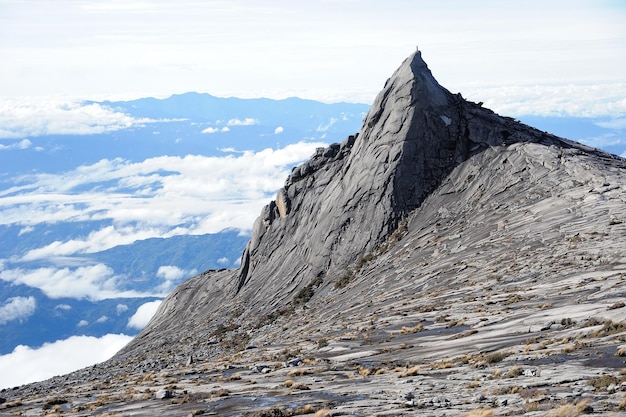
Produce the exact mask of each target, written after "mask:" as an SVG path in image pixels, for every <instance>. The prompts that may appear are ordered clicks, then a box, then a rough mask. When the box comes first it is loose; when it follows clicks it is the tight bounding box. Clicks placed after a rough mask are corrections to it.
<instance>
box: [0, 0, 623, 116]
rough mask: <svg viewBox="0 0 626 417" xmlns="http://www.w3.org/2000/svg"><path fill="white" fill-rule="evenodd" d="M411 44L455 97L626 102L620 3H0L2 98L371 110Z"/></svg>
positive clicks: (77, 0)
mask: <svg viewBox="0 0 626 417" xmlns="http://www.w3.org/2000/svg"><path fill="white" fill-rule="evenodd" d="M416 45H419V47H420V49H421V50H422V51H423V56H424V58H425V60H426V61H427V63H428V64H429V67H430V68H431V70H432V71H433V73H434V75H435V77H436V78H437V79H438V80H439V82H440V83H441V84H442V85H444V86H445V87H447V88H448V89H450V90H451V91H453V92H456V91H462V92H464V93H466V92H468V91H469V95H470V96H471V95H472V94H473V92H474V91H477V90H480V89H483V88H485V87H490V88H491V90H490V91H492V93H493V94H494V95H498V94H500V95H502V94H505V95H506V94H507V93H506V92H507V91H508V92H509V93H511V91H513V90H511V88H513V87H514V88H517V89H519V88H521V87H523V88H526V87H529V88H530V87H532V88H536V86H538V85H539V86H546V85H549V86H560V88H563V86H569V87H570V88H569V89H568V90H559V91H565V94H569V95H570V97H569V98H568V100H569V101H571V100H573V99H574V98H575V97H576V96H578V95H581V91H580V90H576V88H574V87H579V86H581V85H583V86H587V87H589V86H594V88H595V94H600V95H602V94H605V95H606V94H612V95H617V96H619V95H620V94H621V96H622V97H623V96H624V95H626V87H625V86H626V70H624V69H625V68H626V2H625V1H620V0H612V1H609V0H588V1H581V0H552V1H546V0H525V1H515V2H508V1H507V2H505V1H491V0H477V1H469V0H437V1H435V0H432V1H426V0H387V1H380V0H319V1H286V0H268V1H257V0H229V1H220V0H208V1H199V0H181V1H177V2H173V1H155V0H152V1H150V0H124V1H117V0H98V1H96V0H55V1H49V0H0V56H1V57H2V65H0V97H23V96H58V95H62V96H69V97H80V98H93V99H98V98H104V97H111V98H126V97H138V96H167V95H170V94H172V93H181V92H186V91H198V92H208V93H212V94H214V95H220V96H224V95H236V96H240V97H258V96H266V97H275V98H280V97H285V96H290V95H298V96H301V97H309V98H314V99H322V100H326V101H337V100H347V101H360V102H371V100H372V99H373V97H374V95H375V94H376V93H377V92H378V91H379V90H380V89H381V88H382V86H383V84H384V82H385V80H386V79H387V78H388V77H389V76H390V75H391V73H392V72H393V70H394V69H395V68H397V67H398V66H399V65H400V63H401V62H402V60H403V59H404V58H405V57H407V56H408V55H409V54H411V53H412V52H413V50H414V49H415V46H416ZM505 87H506V88H508V90H499V89H501V88H505ZM594 88H592V89H591V90H594ZM591 90H590V89H589V88H586V89H585V90H584V94H587V95H589V94H593V91H591ZM616 90H617V91H616ZM502 91H505V93H503V92H502ZM515 91H517V93H518V94H520V91H519V90H515ZM568 91H569V92H568ZM590 91H591V92H590ZM611 92H612V93H611ZM511 94H512V93H511ZM521 94H523V91H522V92H521ZM561 94H563V93H561ZM464 95H465V96H468V94H464ZM583 98H587V99H592V97H591V96H586V97H583ZM623 107H625V108H626V103H625V104H624V105H623Z"/></svg>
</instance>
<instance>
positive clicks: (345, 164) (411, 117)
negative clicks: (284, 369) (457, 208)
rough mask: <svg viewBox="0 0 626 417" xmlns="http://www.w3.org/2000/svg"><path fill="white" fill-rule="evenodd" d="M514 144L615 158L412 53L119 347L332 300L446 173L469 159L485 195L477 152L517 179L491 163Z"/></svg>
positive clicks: (187, 336)
mask: <svg viewBox="0 0 626 417" xmlns="http://www.w3.org/2000/svg"><path fill="white" fill-rule="evenodd" d="M520 144H536V145H538V146H540V147H543V148H544V149H561V150H566V149H569V150H571V151H572V152H573V153H574V154H576V153H580V154H585V155H592V156H593V157H594V158H600V159H602V160H606V161H609V163H613V162H616V161H618V160H619V158H617V157H614V156H611V155H608V154H605V153H602V152H600V151H597V150H594V149H591V148H588V147H585V146H584V145H581V144H578V143H575V142H571V141H568V140H565V139H561V138H558V137H555V136H552V135H549V134H547V133H545V132H541V131H539V130H536V129H534V128H531V127H529V126H526V125H524V124H521V123H519V122H517V121H515V120H514V119H511V118H507V117H501V116H499V115H497V114H495V113H494V112H492V111H491V110H488V109H485V108H483V107H482V106H481V105H479V104H475V103H472V102H468V101H466V100H464V99H463V98H462V97H461V95H460V94H452V93H450V92H449V91H448V90H446V89H445V88H443V87H441V86H440V85H439V84H438V83H437V81H436V80H435V78H434V77H433V76H432V74H431V72H430V70H429V69H428V67H427V65H426V63H425V62H424V61H423V59H422V56H421V53H420V52H419V51H416V52H415V53H414V54H412V55H411V56H410V57H409V58H407V59H406V60H405V61H404V62H403V63H402V65H401V66H400V67H399V68H398V69H397V70H396V72H395V73H394V74H393V75H392V77H391V78H390V79H389V80H387V82H386V83H385V86H384V88H383V90H382V91H381V92H380V94H379V95H378V96H377V98H376V100H375V101H374V103H373V105H372V107H371V109H370V111H369V113H368V114H367V116H366V118H365V120H364V122H363V126H362V128H361V131H360V132H359V133H358V134H356V135H354V136H350V137H349V138H347V139H346V140H345V141H344V142H342V143H341V144H333V145H330V146H329V147H328V148H325V149H318V150H317V152H316V153H315V155H313V157H312V158H311V159H310V160H309V161H307V162H306V163H304V164H302V165H300V166H298V167H295V168H294V169H293V170H292V172H291V174H290V175H289V177H288V178H287V180H286V182H285V185H284V187H283V188H281V189H280V190H279V191H278V193H277V196H276V199H275V201H272V202H271V203H270V204H269V205H267V206H266V207H264V208H263V210H262V212H261V215H260V216H259V217H258V219H257V220H256V222H255V224H254V226H253V228H252V236H251V239H250V241H249V242H248V244H247V246H246V248H245V251H244V253H243V256H242V260H241V267H240V268H239V270H237V271H228V270H225V271H220V272H214V273H212V272H208V273H205V274H202V275H200V276H198V277H194V278H192V279H191V280H189V281H187V282H186V283H183V284H182V285H181V286H180V287H179V288H177V289H176V290H175V291H174V292H173V294H172V295H171V296H170V297H168V298H167V299H166V300H165V301H164V303H163V304H162V305H161V308H160V310H159V312H158V313H157V315H156V316H155V318H154V319H153V320H152V322H151V323H150V324H149V325H148V326H147V327H146V329H144V331H142V333H141V334H140V335H139V336H138V337H137V338H136V340H135V341H134V342H132V343H131V344H130V345H129V346H128V347H127V348H126V349H125V350H124V351H123V352H122V356H124V355H128V354H131V353H132V352H136V351H137V350H142V351H145V350H146V349H145V347H143V346H144V345H145V344H146V343H148V344H150V343H152V344H154V343H156V340H157V338H160V342H159V343H160V345H161V346H163V345H164V343H163V339H164V338H165V339H166V340H169V341H171V342H172V343H177V342H176V341H177V340H192V339H193V338H194V337H197V336H198V335H199V334H201V335H203V337H204V336H206V337H209V336H210V335H211V334H212V333H213V332H214V331H215V329H216V328H217V326H223V325H224V323H230V324H229V325H230V326H231V327H236V328H237V329H239V330H237V331H236V332H234V333H233V336H232V337H235V338H239V337H243V336H242V335H245V334H246V333H245V331H244V330H243V329H245V328H246V326H256V325H258V324H259V323H260V322H261V321H262V320H261V318H262V317H265V316H268V315H270V316H272V315H274V316H275V315H276V314H279V313H280V312H281V311H285V309H288V308H291V307H293V306H294V305H297V304H298V301H299V298H300V297H302V298H304V301H309V300H310V299H311V298H319V297H321V298H322V299H323V298H324V297H329V296H330V295H332V294H333V291H334V290H335V289H336V288H337V287H339V286H341V280H343V279H345V277H346V274H348V273H349V271H351V270H353V269H354V268H353V266H354V265H355V263H356V264H359V263H361V264H362V262H363V260H368V259H370V258H371V257H372V256H373V255H374V254H375V253H378V252H380V250H381V245H383V244H384V243H385V242H386V241H388V239H389V238H390V236H391V235H392V233H393V232H394V231H396V230H397V229H398V226H399V224H400V223H401V222H402V221H403V220H405V219H407V218H408V217H409V216H410V215H411V214H412V213H414V212H415V210H416V209H418V208H420V207H421V206H422V204H423V203H424V201H425V200H426V199H427V198H428V197H429V196H431V195H432V194H433V193H434V192H435V191H436V190H438V189H440V188H441V187H442V186H445V185H446V184H449V183H450V181H452V182H453V183H455V184H456V183H457V182H458V181H459V179H458V178H450V175H451V174H452V173H453V172H454V171H455V170H458V169H459V167H462V166H464V165H467V161H470V160H474V162H473V164H474V165H472V166H475V169H474V170H473V171H472V172H471V173H468V174H464V175H466V177H465V179H464V181H465V182H464V186H465V187H468V188H469V189H471V190H473V192H476V193H481V195H482V194H485V193H487V194H489V193H490V190H489V189H487V188H484V187H486V185H485V184H483V185H482V186H480V187H478V185H477V184H478V181H472V178H474V177H477V176H478V174H479V173H480V171H481V170H482V169H483V167H481V166H476V165H475V164H476V161H481V162H480V163H481V164H487V165H489V166H490V168H488V169H490V170H492V171H491V172H492V173H493V174H494V175H499V176H500V177H499V178H500V179H502V178H505V179H506V181H514V182H516V181H517V180H516V179H515V178H517V177H519V175H518V174H517V172H518V170H521V171H524V170H526V169H527V168H528V167H524V166H523V165H524V164H526V161H525V160H518V159H516V162H515V164H516V165H511V164H507V162H506V161H505V160H506V158H504V159H503V161H502V165H498V166H497V167H495V168H494V167H492V166H491V165H490V164H491V162H492V160H493V159H494V158H496V157H497V155H503V154H504V153H503V152H502V151H501V150H505V149H508V148H510V147H513V146H517V145H520ZM494 150H495V151H494ZM487 156H488V158H491V159H484V158H485V157H487ZM526 158H529V157H526ZM509 162H510V160H509ZM549 163H553V162H549ZM619 163H620V164H622V163H623V161H620V162H619ZM484 168H485V169H487V166H486V165H485V167H484ZM463 169H467V168H463ZM501 169H504V173H505V174H506V175H504V174H503V172H501V171H500V170H501ZM532 169H535V168H532ZM496 173H497V174H496ZM483 178H486V177H484V175H483ZM521 192H523V191H521ZM449 209H451V208H448V207H439V208H438V210H449ZM246 323H247V324H246ZM237 332H241V333H237ZM185 347H186V348H187V349H188V350H192V349H191V348H190V347H189V346H188V345H185Z"/></svg>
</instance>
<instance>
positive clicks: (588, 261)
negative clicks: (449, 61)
mask: <svg viewBox="0 0 626 417" xmlns="http://www.w3.org/2000/svg"><path fill="white" fill-rule="evenodd" d="M625 195H626V160H624V159H622V158H619V157H617V156H614V155H610V154H607V153H604V152H601V151H599V150H595V149H591V148H589V147H586V146H584V145H582V144H579V143H575V142H572V141H568V140H566V139H562V138H558V137H555V136H552V135H549V134H547V133H545V132H541V131H539V130H537V129H534V128H532V127H529V126H526V125H524V124H521V123H519V122H517V121H515V120H514V119H512V118H508V117H502V116H499V115H497V114H495V113H494V112H492V111H490V110H488V109H485V108H483V107H482V106H481V105H480V104H476V103H472V102H469V101H466V100H464V99H463V98H462V97H461V95H460V94H452V93H450V92H449V91H447V90H446V89H444V88H443V87H441V86H440V85H439V84H438V83H437V81H436V80H435V79H434V78H433V76H432V74H431V73H430V71H429V70H428V67H427V66H426V64H425V63H424V61H423V60H422V56H421V53H420V52H419V51H416V52H415V53H414V54H413V55H411V56H410V57H409V58H408V59H407V60H406V61H405V62H404V63H403V64H402V65H401V66H400V68H399V69H398V70H397V71H396V72H395V73H394V74H393V76H392V77H391V78H390V79H389V80H388V81H387V82H386V83H385V86H384V88H383V90H382V91H381V93H380V94H379V95H378V97H377V98H376V100H375V102H374V104H373V105H372V108H371V110H370V111H369V113H368V114H367V116H366V118H365V120H364V122H363V126H362V128H361V130H360V132H359V133H358V134H355V135H353V136H350V137H348V138H347V139H346V140H345V141H343V142H342V143H340V144H339V143H335V144H332V145H330V146H329V147H328V148H324V149H318V150H317V151H316V153H315V154H314V155H313V156H312V158H311V159H310V160H309V161H307V162H305V163H304V164H302V165H300V166H298V167H295V168H294V169H293V170H292V172H291V174H290V175H289V177H288V178H287V180H286V182H285V185H284V187H282V188H281V189H280V190H279V191H278V193H277V195H276V198H275V200H274V201H272V202H271V203H270V204H268V205H267V206H266V207H264V208H263V210H262V212H261V215H260V216H259V218H258V219H257V220H256V222H255V224H254V227H253V231H252V236H251V239H250V241H249V243H248V245H247V247H246V249H245V251H244V254H243V257H242V263H241V268H239V270H236V271H235V270H220V271H206V272H204V273H202V274H200V275H197V276H195V277H193V278H190V279H189V280H187V281H185V282H184V283H182V284H181V285H179V286H178V287H177V288H176V289H175V290H174V291H173V292H172V294H170V295H169V296H168V297H167V298H166V299H165V300H164V301H163V303H162V304H161V306H160V308H159V311H158V312H157V314H156V316H155V317H154V318H153V319H152V321H151V322H150V323H149V324H148V326H147V327H146V328H144V330H142V332H141V333H140V334H139V335H138V336H137V337H136V338H135V339H134V340H133V341H132V342H131V343H130V344H129V345H128V346H127V347H126V348H124V349H123V350H122V351H121V352H120V353H118V354H117V355H116V356H115V357H114V358H113V359H111V360H110V361H108V362H107V363H105V364H102V365H98V366H96V367H92V368H87V369H85V370H82V371H80V372H77V373H75V374H74V376H73V377H71V378H70V379H68V377H67V376H66V377H59V378H57V379H54V380H51V381H48V382H45V383H42V384H40V385H37V386H33V387H27V388H25V389H22V390H16V391H12V392H11V393H10V396H11V397H10V398H9V399H8V401H7V404H10V405H11V407H15V408H16V411H18V412H23V411H24V413H23V414H27V413H26V411H28V413H29V414H32V413H33V412H40V411H41V410H42V409H44V410H45V409H46V408H45V407H46V406H48V407H50V406H52V405H54V404H60V403H52V404H51V403H50V398H51V397H50V395H48V393H50V392H51V390H52V391H54V390H59V387H65V388H68V387H71V389H68V390H65V391H63V392H68V391H71V392H72V393H73V394H71V395H73V396H74V400H73V401H74V403H75V404H80V407H83V408H80V407H77V408H76V410H77V413H82V414H80V415H83V414H84V405H85V404H87V405H89V406H90V407H91V406H93V407H100V408H98V411H106V412H117V411H121V412H125V413H128V412H131V413H133V414H135V412H137V413H136V415H154V414H160V415H163V416H170V415H171V416H174V415H180V414H181V412H182V411H183V410H185V411H189V412H190V415H195V413H196V412H197V411H198V410H200V412H201V413H206V412H208V413H210V414H216V415H224V416H240V415H246V416H260V415H301V414H304V413H311V412H312V410H313V409H319V411H320V413H321V414H320V415H336V414H337V413H339V414H346V413H347V414H355V413H356V414H363V415H365V414H367V415H370V414H371V415H374V414H376V415H389V414H393V415H406V414H407V413H408V414H415V413H422V414H428V415H433V416H444V415H450V414H451V413H452V414H454V415H470V414H471V415H475V414H476V415H478V414H480V415H491V414H493V413H497V414H498V415H500V414H501V415H522V414H524V415H530V414H532V415H536V414H537V413H539V414H541V415H578V414H581V413H591V412H593V413H596V414H598V415H613V414H614V413H616V412H617V413H619V412H622V413H623V411H624V410H625V409H626V401H625V400H624V398H623V392H622V391H623V390H624V389H626V388H624V384H626V377H624V372H623V370H622V368H623V366H624V360H623V359H624V356H626V344H625V343H626V322H625V321H624V309H625V308H626V307H625V303H624V291H623V288H624V282H626V257H625V256H624V253H626V242H625V240H624V236H625V235H626V200H625V199H624V196H625ZM292 367H293V369H290V368H292ZM159 371H163V372H159ZM72 378H74V380H72ZM88 381H92V382H88ZM93 381H98V384H97V385H94V384H95V382H93ZM100 381H109V382H107V383H106V384H102V383H100ZM133 381H134V382H133ZM96 386H97V387H100V388H98V389H101V390H105V391H106V392H104V393H103V396H102V397H101V398H98V399H97V401H95V399H94V398H93V391H94V389H96V388H95V387H96ZM133 386H134V387H135V388H136V389H140V390H141V391H132V389H131V387H133ZM103 387H104V388H103ZM146 387H148V393H149V394H150V393H151V394H153V395H154V396H155V397H156V398H155V399H150V398H148V399H146V398H145V397H143V395H139V396H137V395H135V394H133V395H131V396H129V397H125V398H126V399H124V400H120V398H123V397H120V396H118V395H119V393H120V391H121V390H122V388H123V390H124V392H126V393H128V392H131V393H132V392H136V393H140V392H141V393H145V392H146V391H145V390H146ZM172 387H173V388H172ZM217 388H219V391H218V390H217ZM177 390H178V391H177ZM620 390H621V391H620ZM43 393H45V394H46V395H44V394H43ZM68 395H69V394H68ZM18 396H23V398H26V399H27V400H25V401H22V400H21V398H18ZM170 397H173V398H172V403H167V404H166V403H158V402H156V401H162V400H163V399H166V398H170ZM209 397H210V400H209ZM101 399H102V401H101ZM266 399H267V401H266ZM63 400H64V401H65V398H63ZM46 401H48V402H46ZM52 401H56V400H52ZM107 401H108V404H107V403H106V402H107ZM101 402H102V403H103V404H106V406H105V408H102V404H100V403H101ZM564 402H565V403H564ZM98 404H100V405H98ZM174 404H176V405H174ZM303 404H306V407H307V408H306V409H305V407H304V406H303ZM278 406H280V407H278ZM300 406H302V408H301V407H300ZM309 406H310V407H309ZM312 407H315V408H312ZM326 407H328V408H332V409H333V410H332V411H331V410H328V409H325V408H326ZM492 407H497V408H495V409H492ZM33 410H36V411H33ZM306 410H308V411H306ZM335 411H336V412H337V413H336V412H335ZM468 413H469V414H468ZM68 415H70V414H68ZM72 415H78V414H76V413H74V414H72Z"/></svg>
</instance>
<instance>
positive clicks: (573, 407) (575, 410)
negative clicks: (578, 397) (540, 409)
mask: <svg viewBox="0 0 626 417" xmlns="http://www.w3.org/2000/svg"><path fill="white" fill-rule="evenodd" d="M587 404H589V400H588V399H586V400H583V401H581V402H579V403H577V404H563V405H561V406H560V407H559V408H557V409H555V410H551V411H550V412H549V413H548V414H547V416H548V417H577V416H579V415H581V414H583V413H584V412H585V409H586V408H587Z"/></svg>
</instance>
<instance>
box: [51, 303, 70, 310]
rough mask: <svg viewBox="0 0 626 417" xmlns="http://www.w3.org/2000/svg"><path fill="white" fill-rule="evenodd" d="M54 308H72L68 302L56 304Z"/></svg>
mask: <svg viewBox="0 0 626 417" xmlns="http://www.w3.org/2000/svg"><path fill="white" fill-rule="evenodd" d="M54 309H55V310H65V311H69V310H71V309H72V306H71V305H69V304H57V305H56V306H54Z"/></svg>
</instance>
